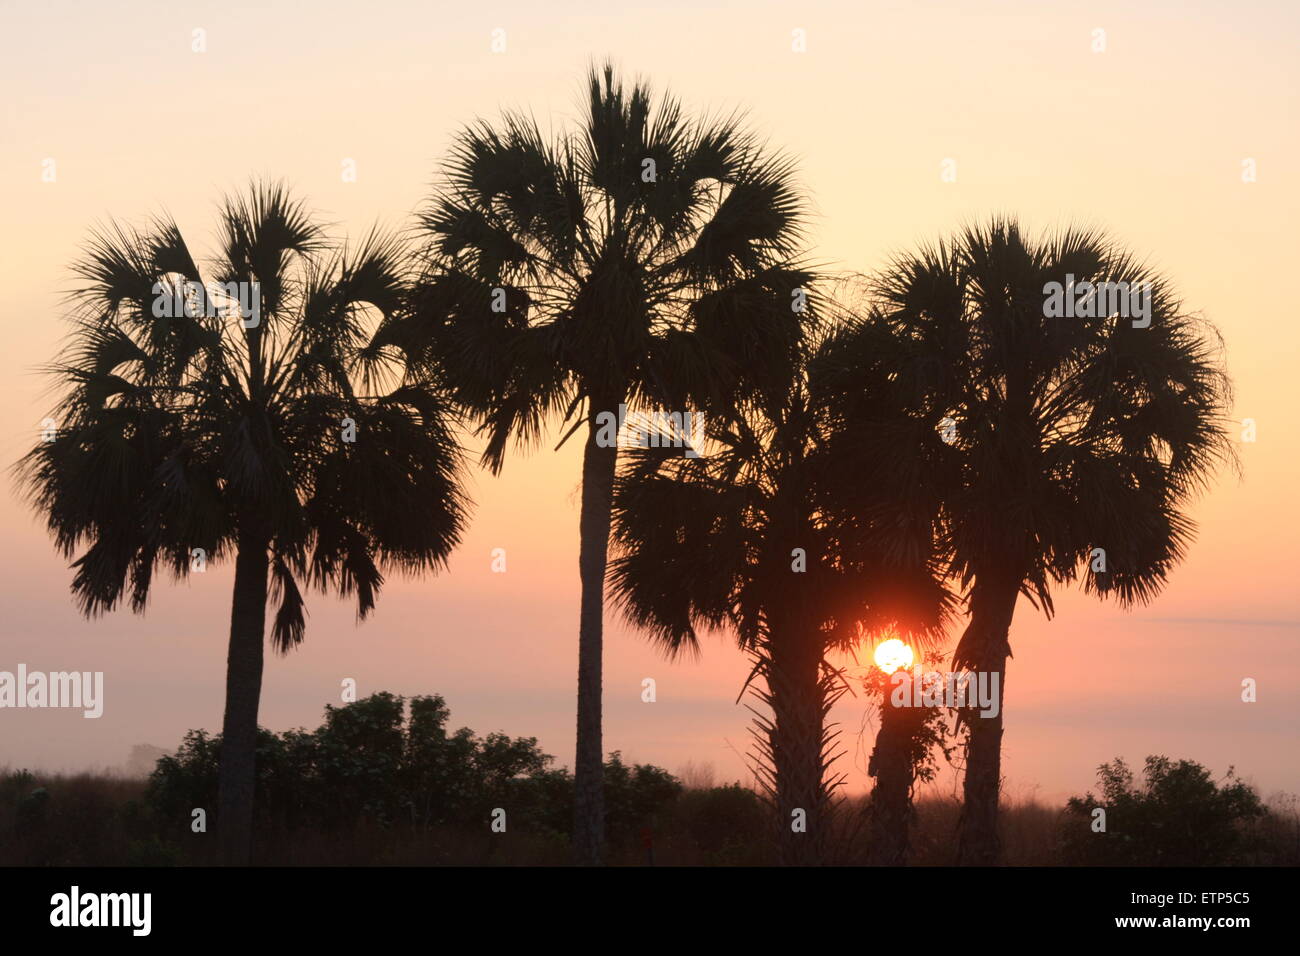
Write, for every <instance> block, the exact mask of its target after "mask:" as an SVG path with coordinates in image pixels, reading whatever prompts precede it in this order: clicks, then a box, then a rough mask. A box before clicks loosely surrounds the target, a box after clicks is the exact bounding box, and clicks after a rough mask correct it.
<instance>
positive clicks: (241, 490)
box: [19, 185, 467, 864]
mask: <svg viewBox="0 0 1300 956" xmlns="http://www.w3.org/2000/svg"><path fill="white" fill-rule="evenodd" d="M221 218H222V236H221V253H220V256H219V258H218V259H217V260H216V261H215V262H214V263H212V269H213V270H214V273H213V276H214V280H215V281H214V282H213V284H211V285H209V281H208V279H207V278H205V273H204V272H203V271H202V270H201V269H200V268H199V266H198V264H197V263H196V260H195V259H194V258H193V256H192V255H191V252H190V249H189V246H188V245H187V244H186V242H185V240H184V238H183V237H182V235H181V232H180V230H179V229H178V228H177V226H176V225H175V223H174V222H172V221H170V220H167V219H158V220H155V221H154V222H153V223H152V224H151V226H150V227H149V228H148V229H147V230H145V231H138V230H134V229H130V228H127V227H124V226H119V225H111V226H109V227H108V228H107V229H104V230H102V231H99V232H97V233H96V234H95V235H94V237H93V238H92V240H91V241H90V243H89V248H88V250H87V253H86V255H85V257H84V258H83V259H82V260H81V261H80V262H79V263H78V264H77V266H76V272H77V274H78V275H79V276H80V279H81V280H82V285H81V287H80V289H79V290H78V292H77V293H76V294H75V297H74V298H75V303H76V305H77V308H76V310H75V313H74V317H73V323H74V324H73V332H72V337H71V343H70V346H69V347H68V349H67V352H66V354H64V355H63V356H62V357H61V359H60V360H59V361H58V362H57V364H55V365H54V366H53V368H52V371H53V373H54V374H55V375H56V376H57V379H58V382H59V384H60V387H61V390H62V398H61V401H60V404H59V406H58V411H57V413H56V414H57V419H56V420H57V421H59V423H60V424H59V427H58V430H57V433H56V434H55V435H54V436H53V437H52V440H51V441H48V442H42V443H40V444H38V445H37V446H36V448H35V449H34V450H32V451H31V452H29V453H28V454H27V456H26V457H25V458H24V459H23V460H22V461H21V462H20V463H19V470H20V473H21V474H22V476H23V478H24V479H25V482H26V484H27V487H28V489H29V492H30V495H31V497H32V499H33V501H34V504H35V505H36V506H37V507H38V508H39V510H40V511H41V512H43V513H44V516H45V520H46V523H47V526H48V528H49V530H50V532H51V534H52V535H53V537H54V539H55V542H56V544H57V546H58V548H59V549H60V550H61V551H62V552H63V553H64V554H65V555H67V556H69V557H72V556H73V555H76V554H77V553H78V552H80V556H79V557H77V558H76V560H75V562H74V563H73V567H74V568H75V569H76V575H75V577H74V578H73V582H72V591H73V594H74V595H75V597H76V599H77V601H78V603H79V605H80V608H81V610H82V611H83V612H84V613H85V614H86V615H87V616H94V615H98V614H100V613H102V612H105V611H110V610H112V609H113V608H114V607H116V606H117V604H118V602H119V601H121V600H122V599H123V598H124V597H129V599H130V604H131V608H132V610H134V611H136V612H143V611H144V609H145V605H146V603H147V601H148V597H149V591H150V587H151V585H152V583H153V575H154V572H155V570H157V569H159V568H166V569H169V570H170V571H171V572H172V574H173V575H174V576H175V577H177V578H184V577H186V576H187V575H188V574H189V573H190V572H191V571H192V570H195V569H197V570H203V569H204V568H205V567H206V564H207V563H209V562H216V561H221V560H223V559H226V558H233V559H234V563H235V581H234V595H233V600H232V606H231V623H230V649H229V656H228V658H227V673H226V704H225V718H224V722H223V725H222V746H221V766H220V775H219V776H220V780H219V796H218V818H217V823H218V829H219V834H220V845H221V856H222V859H223V860H224V861H226V862H229V863H234V864H243V863H247V862H248V860H249V855H250V844H251V828H252V813H253V792H254V780H255V767H254V762H255V746H256V734H257V711H258V703H259V697H260V693H261V684H262V664H263V642H264V640H265V632H266V628H265V623H266V620H265V619H266V605H267V601H268V596H269V597H270V598H271V599H272V600H274V601H277V602H278V609H277V610H276V613H275V618H274V621H273V624H272V627H271V635H270V636H271V640H272V643H273V644H274V646H275V648H276V649H277V650H278V651H280V652H286V651H288V650H289V649H290V648H292V647H294V646H295V645H297V644H298V643H299V642H300V641H302V639H303V636H304V632H305V624H306V622H305V619H304V602H303V596H302V590H303V588H302V587H301V586H305V585H309V584H310V585H314V586H315V587H317V588H318V589H320V590H322V591H324V590H327V589H332V590H335V591H337V592H339V593H340V594H342V595H355V597H356V601H357V610H358V614H359V616H361V617H365V616H366V615H367V614H368V613H369V612H370V610H371V608H373V606H374V603H375V597H376V594H377V592H378V591H379V589H380V587H381V585H382V583H383V580H384V578H383V573H382V571H381V567H386V568H396V569H398V570H401V571H406V572H418V571H424V570H429V569H433V568H436V567H437V566H440V565H443V564H444V563H445V561H446V558H447V556H448V554H449V553H450V551H451V550H452V548H453V547H454V546H455V544H456V543H457V541H458V540H459V538H460V534H461V530H462V528H463V526H464V522H465V517H466V510H467V501H466V499H465V498H464V496H463V494H462V492H461V489H460V472H461V469H462V467H463V466H462V461H461V459H462V452H461V450H460V448H459V446H458V444H457V443H456V441H455V439H454V431H453V430H452V424H451V421H450V419H449V407H450V403H449V402H448V401H447V399H446V398H445V397H444V396H443V395H442V394H441V393H440V391H439V389H438V387H437V383H436V382H433V381H431V380H428V379H427V378H423V377H419V376H416V375H414V374H411V373H407V372H405V371H404V370H403V369H402V367H401V365H400V363H398V362H397V361H396V360H397V359H398V358H399V357H400V356H399V355H398V353H397V352H396V351H394V350H393V349H391V348H377V347H372V346H371V345H370V344H369V343H368V342H367V325H368V324H370V323H371V321H372V320H374V321H378V318H377V317H378V316H382V315H384V314H387V313H389V312H390V311H391V310H393V309H394V308H396V307H397V305H398V304H399V303H400V302H401V301H403V297H404V285H405V279H404V277H403V266H402V263H403V261H404V254H403V249H402V246H401V245H400V244H399V243H398V242H396V241H394V240H393V239H391V238H387V237H385V236H384V235H382V234H380V233H378V232H372V233H371V234H370V235H369V236H368V237H367V238H366V239H365V240H364V241H363V242H361V243H360V244H359V245H357V246H355V247H348V246H346V245H344V246H332V245H331V244H330V243H329V241H328V240H327V239H326V237H325V236H324V234H323V233H322V232H321V230H320V228H319V227H317V226H316V225H314V224H313V223H312V222H311V221H310V219H309V217H308V216H307V214H306V213H305V212H304V209H303V207H302V205H301V204H300V203H299V202H297V201H295V200H293V199H291V198H290V197H289V196H288V195H287V194H286V191H285V190H284V189H283V188H282V187H280V186H272V185H255V186H254V187H253V188H252V189H251V190H250V191H249V194H248V195H247V196H244V197H241V198H229V199H227V200H226V201H225V203H224V207H223V209H222V215H221Z"/></svg>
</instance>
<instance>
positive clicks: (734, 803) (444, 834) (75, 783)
mask: <svg viewBox="0 0 1300 956" xmlns="http://www.w3.org/2000/svg"><path fill="white" fill-rule="evenodd" d="M690 782H691V783H695V784H696V786H691V787H688V788H687V789H686V791H685V792H684V793H683V794H682V795H681V796H680V797H679V798H678V799H677V800H676V801H675V802H674V803H673V804H672V805H671V806H670V807H668V808H667V809H666V810H665V811H664V812H663V813H662V815H661V819H660V820H659V822H658V824H657V826H656V829H655V832H654V834H653V850H652V851H647V849H646V848H645V847H644V846H643V845H640V843H639V841H638V844H637V845H634V846H622V847H611V848H610V853H609V862H610V863H611V864H612V865H624V866H636V865H645V864H647V863H648V862H649V857H650V852H653V862H654V863H655V864H656V865H683V866H719V865H721V866H727V865H765V864H768V863H770V862H771V852H770V849H769V846H770V844H769V841H768V840H767V835H768V830H767V826H768V823H767V817H766V816H765V814H764V813H763V811H762V808H761V807H759V805H758V803H757V800H756V798H755V797H754V795H753V794H752V793H750V792H749V791H747V790H745V789H744V788H742V787H739V786H738V785H733V786H731V787H718V786H713V785H712V781H711V779H700V780H692V781H690ZM146 787H147V781H146V780H145V779H143V778H139V777H127V776H118V775H112V774H102V773H78V774H44V773H38V774H27V773H26V772H25V771H20V772H17V773H14V772H2V771H0V865H4V866H120V865H128V866H175V865H200V866H201V865H206V864H210V863H212V862H213V856H212V848H213V843H214V840H213V838H212V834H211V833H200V834H195V833H192V832H190V829H189V826H188V822H179V823H176V824H166V825H164V823H163V822H161V821H159V820H156V819H154V818H153V817H152V816H151V814H150V812H149V809H148V804H147V801H146V799H145V797H146ZM1269 806H1270V811H1271V812H1270V813H1269V815H1268V816H1267V817H1265V818H1263V819H1262V820H1260V821H1257V822H1255V823H1252V824H1251V829H1252V831H1253V832H1252V833H1251V834H1249V836H1250V837H1251V839H1250V841H1249V843H1250V845H1251V846H1253V847H1255V850H1254V851H1253V852H1252V855H1251V856H1250V858H1248V859H1247V860H1245V861H1244V862H1247V863H1253V864H1257V865H1270V864H1274V865H1295V864H1296V863H1297V862H1300V812H1298V807H1297V802H1296V798H1295V797H1293V796H1289V795H1277V796H1275V797H1274V798H1272V799H1271V800H1270V801H1269ZM865 811H866V798H865V797H853V798H849V799H846V800H845V801H844V803H843V804H842V805H841V812H840V815H839V821H838V826H839V828H840V830H839V835H838V838H837V840H836V841H835V857H836V859H835V862H840V863H844V864H849V865H852V864H858V863H861V862H862V861H863V860H865V858H866V842H865V833H866V830H867V828H866V827H864V826H862V825H861V823H862V819H863V814H864V813H865ZM960 812H961V804H960V802H959V801H958V800H956V799H954V798H952V797H939V796H927V797H924V798H922V799H921V800H919V801H918V803H917V806H916V820H915V825H914V827H913V830H912V834H911V846H912V853H911V861H912V864H913V865H917V866H942V865H947V864H951V863H952V858H953V848H954V835H955V833H956V827H957V819H958V816H959V814H960ZM1001 819H1002V839H1003V845H1004V862H1005V863H1006V864H1007V865H1010V866H1052V865H1057V864H1059V863H1060V862H1061V861H1060V859H1059V856H1058V854H1059V849H1058V848H1059V839H1058V834H1059V829H1060V827H1061V825H1062V823H1063V819H1064V818H1063V810H1062V809H1060V808H1056V807H1052V806H1048V805H1046V804H1044V803H1041V802H1038V801H1036V800H1034V799H1032V798H1031V799H1022V800H1016V801H1009V802H1007V803H1005V804H1004V806H1003V810H1002V814H1001ZM255 858H256V861H257V862H260V863H263V864H275V865H284V866H438V865H466V864H468V865H499V866H535V865H564V864H566V863H568V861H569V850H568V846H567V841H566V840H565V839H564V837H563V836H562V835H560V834H555V833H526V832H513V831H510V830H509V829H508V830H507V832H506V833H492V832H491V831H490V830H489V828H488V826H487V824H486V822H485V824H484V827H483V829H482V831H480V832H466V831H465V830H464V829H461V830H452V829H448V828H440V827H429V828H423V827H421V828H416V827H410V826H389V827H384V826H378V825H375V824H373V823H368V822H365V821H363V822H362V823H360V824H358V825H357V826H355V827H353V828H350V829H347V830H342V831H337V832H330V833H308V832H302V831H292V832H281V833H264V834H261V835H259V838H258V840H257V850H256V853H255Z"/></svg>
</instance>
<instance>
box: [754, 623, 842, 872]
mask: <svg viewBox="0 0 1300 956" xmlns="http://www.w3.org/2000/svg"><path fill="white" fill-rule="evenodd" d="M805 637H807V636H806V635H805ZM813 637H814V639H805V640H800V639H799V635H798V634H797V633H796V634H794V635H791V634H788V633H786V634H778V635H775V636H774V639H773V640H772V641H771V642H770V643H769V644H768V647H767V653H768V661H767V667H766V676H767V685H768V698H769V699H768V703H769V705H770V706H771V708H772V725H771V728H770V731H769V739H770V744H771V760H772V770H773V777H774V783H775V797H776V809H777V819H776V825H777V827H778V831H777V833H778V839H777V848H778V851H779V854H780V861H781V863H782V864H783V865H786V866H816V865H818V864H820V863H821V862H822V857H823V850H824V848H825V840H826V833H825V832H824V829H825V825H826V823H827V819H826V814H827V811H828V810H829V795H828V794H827V793H826V792H825V787H824V782H825V781H824V776H825V765H824V758H825V753H824V750H825V748H824V747H823V743H824V739H823V734H824V730H825V708H824V707H823V700H822V684H821V660H822V655H821V647H820V643H819V641H818V640H817V639H815V635H814V636H813ZM798 811H802V814H801V816H802V826H801V827H799V828H797V829H796V825H795V824H796V820H797V819H799V817H800V814H799V813H798Z"/></svg>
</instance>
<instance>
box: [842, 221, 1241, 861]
mask: <svg viewBox="0 0 1300 956" xmlns="http://www.w3.org/2000/svg"><path fill="white" fill-rule="evenodd" d="M1052 283H1057V284H1058V285H1056V286H1053V285H1052ZM1071 283H1073V285H1071ZM1085 283H1086V284H1085ZM1102 283H1109V285H1101V284H1102ZM1119 283H1125V284H1126V285H1123V286H1121V285H1119ZM1063 289H1064V290H1065V295H1067V296H1069V297H1070V298H1071V303H1070V304H1071V306H1073V307H1072V308H1069V309H1068V311H1065V310H1062V309H1061V308H1059V306H1060V305H1061V295H1060V293H1061V291H1062V290H1063ZM1103 290H1105V291H1103ZM1142 290H1145V294H1146V295H1147V296H1149V298H1148V299H1147V300H1146V306H1145V307H1144V306H1143V294H1144V293H1143V291H1142ZM1120 291H1123V292H1126V293H1131V294H1132V295H1134V296H1136V298H1132V297H1130V295H1128V294H1126V295H1124V296H1116V297H1112V293H1115V292H1120ZM872 292H873V294H874V300H875V305H874V308H872V309H871V310H869V312H868V313H867V314H866V315H863V316H861V317H860V319H859V320H858V321H857V322H856V323H855V324H854V327H853V329H852V330H851V331H850V332H848V333H846V335H845V339H844V348H845V353H844V354H843V355H842V356H841V358H840V367H841V368H847V369H853V368H858V369H860V368H862V367H873V368H879V367H886V368H889V369H892V370H893V374H894V376H895V380H896V381H897V382H898V383H899V385H900V387H902V388H903V389H905V390H906V391H908V392H910V395H911V398H910V400H908V401H905V402H903V403H901V404H894V405H889V404H886V405H884V406H878V408H880V410H881V412H882V414H884V415H885V416H886V419H887V420H886V422H885V423H883V425H882V423H881V422H872V421H870V420H865V421H862V422H857V423H855V419H854V412H855V411H856V410H859V409H860V408H861V407H862V406H863V405H864V404H866V403H867V402H868V401H869V398H868V397H867V396H864V395H862V394H856V395H855V394H854V392H853V391H852V388H853V382H852V380H851V379H842V380H841V382H840V385H841V386H842V387H843V388H842V390H841V392H840V394H841V396H842V400H843V402H844V403H845V410H844V414H843V415H842V416H841V420H842V422H844V423H845V426H844V428H845V431H844V434H843V435H842V436H841V438H842V440H844V441H845V442H847V443H849V444H850V445H853V444H855V443H861V442H864V441H869V440H870V435H871V434H873V433H874V434H876V435H881V434H884V433H885V432H882V431H881V429H882V427H883V428H885V429H894V430H896V431H897V432H898V433H899V434H902V433H904V432H906V431H907V430H910V432H911V434H913V436H914V438H913V440H912V441H911V443H910V444H908V445H907V446H906V447H907V449H908V453H907V455H906V457H905V458H901V457H900V456H897V455H896V456H894V457H892V458H889V457H882V458H878V459H877V464H878V466H879V467H878V469H877V473H878V472H879V470H881V469H884V470H889V469H891V468H893V467H895V466H902V467H906V468H908V469H910V470H911V472H912V474H913V476H914V478H915V480H916V481H917V482H918V493H928V494H933V495H936V496H938V497H939V498H941V499H942V501H943V511H942V519H941V522H940V523H941V533H940V546H941V549H942V550H943V551H944V553H946V554H947V556H948V559H949V571H950V572H951V574H952V575H954V576H955V577H956V579H958V580H959V581H960V583H961V588H962V591H963V593H964V595H965V599H966V605H967V610H968V612H969V621H968V624H967V627H966V629H965V631H964V633H963V634H962V637H961V639H960V641H959V643H958V645H957V647H956V650H955V651H954V655H953V666H954V669H958V670H960V669H969V670H971V671H977V672H979V671H982V672H987V673H989V674H993V675H996V676H997V678H998V680H999V697H1001V696H1002V695H1003V694H1004V693H1005V667H1006V661H1007V658H1008V657H1009V656H1010V655H1011V647H1010V643H1009V639H1008V635H1009V631H1010V627H1011V620H1012V616H1013V613H1014V611H1015V606H1016V601H1017V598H1018V596H1020V595H1024V596H1025V597H1026V598H1027V599H1028V600H1029V601H1030V602H1031V603H1032V604H1034V605H1035V606H1036V607H1041V608H1042V610H1043V611H1044V612H1045V613H1046V614H1047V615H1048V616H1049V617H1051V616H1052V614H1053V612H1054V607H1053V603H1052V588H1053V586H1056V585H1060V584H1065V583H1069V582H1073V581H1076V580H1079V579H1082V583H1083V587H1084V589H1085V590H1086V591H1088V592H1090V593H1094V594H1096V595H1098V596H1099V597H1114V598H1115V599H1117V601H1118V602H1119V603H1120V604H1121V606H1125V607H1128V606H1132V605H1133V604H1135V603H1145V602H1148V601H1150V600H1151V599H1153V598H1154V597H1155V596H1156V595H1157V594H1158V593H1159V591H1160V589H1161V587H1162V586H1163V584H1164V582H1165V581H1166V579H1167V577H1168V574H1169V572H1170V570H1171V569H1172V568H1173V566H1174V565H1175V564H1177V563H1178V561H1179V560H1181V558H1182V557H1183V555H1184V553H1185V552H1186V549H1187V546H1188V544H1189V542H1190V540H1191V537H1192V535H1193V532H1194V525H1193V523H1192V522H1191V520H1190V519H1189V518H1188V517H1187V514H1186V506H1187V503H1188V501H1189V499H1190V498H1191V497H1192V496H1193V495H1194V494H1195V493H1196V492H1198V491H1199V490H1201V489H1203V488H1204V487H1205V486H1206V485H1207V483H1208V481H1209V479H1210V475H1211V473H1212V471H1213V469H1214V467H1215V466H1216V465H1218V464H1220V463H1223V462H1230V461H1232V460H1233V455H1232V452H1231V447H1230V445H1229V443H1228V439H1227V437H1226V432H1225V424H1226V419H1225V411H1226V407H1227V403H1228V399H1229V383H1228V380H1227V378H1226V375H1225V373H1224V371H1223V369H1222V367H1221V364H1220V361H1219V358H1220V351H1221V344H1220V342H1219V339H1218V337H1217V334H1216V333H1215V331H1214V330H1213V328H1212V327H1211V326H1209V325H1208V324H1207V323H1206V322H1204V321H1203V320H1201V319H1199V318H1198V317H1196V316H1195V315H1192V314H1189V313H1188V312H1187V311H1185V310H1184V308H1183V306H1182V304H1181V303H1180V301H1179V300H1178V299H1177V297H1176V296H1175V295H1174V293H1173V291H1172V290H1171V289H1170V287H1169V285H1168V283H1167V282H1166V281H1164V280H1163V279H1161V278H1160V277H1159V276H1157V275H1155V274H1154V273H1152V272H1151V271H1150V270H1149V269H1148V268H1147V267H1146V266H1144V265H1143V264H1141V263H1140V262H1138V261H1137V260H1135V259H1134V258H1133V257H1132V256H1131V255H1130V254H1129V253H1127V252H1126V251H1124V250H1123V249H1122V248H1121V247H1119V246H1118V245H1117V244H1115V243H1114V242H1113V241H1112V240H1110V239H1108V238H1106V237H1105V236H1103V235H1101V234H1098V233H1096V232H1093V231H1088V230H1077V229H1067V230H1065V231H1063V232H1061V233H1060V234H1058V235H1054V236H1048V237H1046V238H1043V239H1039V240H1033V239H1029V238H1026V237H1025V236H1024V235H1023V234H1022V232H1021V230H1020V228H1019V226H1018V225H1017V223H1016V222H1015V221H1014V220H1002V219H995V220H993V221H991V222H990V223H988V224H987V225H983V226H978V227H973V228H969V229H967V230H965V231H964V232H963V233H962V234H961V235H960V236H959V237H958V238H957V239H956V240H955V241H953V242H951V243H941V244H939V245H936V246H934V247H931V248H926V249H922V250H921V251H919V252H917V253H914V254H909V255H905V256H902V257H900V258H899V259H898V260H896V261H895V262H894V263H893V264H892V266H891V267H890V268H889V269H888V270H887V271H886V272H885V273H884V274H883V276H881V277H880V278H879V279H878V280H877V281H876V282H874V283H873V286H872ZM1071 312H1072V313H1074V314H1073V315H1070V314H1069V313H1071ZM891 410H892V411H896V412H898V415H897V416H896V417H895V418H894V419H893V420H892V421H889V420H888V416H889V414H890V412H891ZM866 477H867V479H868V480H870V477H871V476H870V474H868V475H867V476H866ZM922 489H924V490H922ZM963 717H964V720H965V723H966V724H967V725H968V727H969V738H968V741H967V751H966V776H965V784H964V786H965V802H964V807H963V812H962V818H961V828H960V829H961V833H960V845H959V851H958V855H959V859H960V861H961V862H963V863H968V864H986V863H992V862H995V861H996V860H997V858H998V853H999V842H998V833H997V806H998V790H999V787H1000V781H1001V741H1002V727H1003V709H1002V706H1001V700H999V706H998V709H997V714H996V716H989V717H980V716H978V712H977V711H972V710H969V709H968V710H966V711H965V712H964V713H963Z"/></svg>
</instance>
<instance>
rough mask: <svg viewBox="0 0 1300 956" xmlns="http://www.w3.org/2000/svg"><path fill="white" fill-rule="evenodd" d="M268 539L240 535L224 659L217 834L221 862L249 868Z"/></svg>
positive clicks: (247, 533)
mask: <svg viewBox="0 0 1300 956" xmlns="http://www.w3.org/2000/svg"><path fill="white" fill-rule="evenodd" d="M267 550H268V536H266V535H264V534H260V533H256V532H241V533H240V536H239V553H238V555H237V556H236V558H235V593H234V599H233V601H232V603H231V611H230V649H229V651H228V653H227V655H226V714H225V720H224V721H223V723H222V728H221V765H220V769H219V771H218V785H217V832H218V840H219V846H220V855H221V861H222V862H223V863H225V864H227V865H230V866H247V865H248V862H249V855H250V853H251V850H252V839H253V791H254V786H255V783H256V779H257V775H256V774H257V767H256V756H257V708H258V703H259V701H260V699H261V695H262V658H263V649H264V640H265V626H266V586H267V572H268V570H269V567H270V561H269V558H268V554H267Z"/></svg>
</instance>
